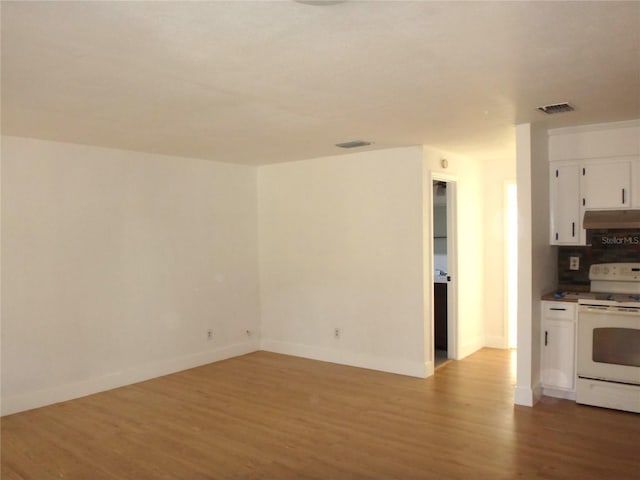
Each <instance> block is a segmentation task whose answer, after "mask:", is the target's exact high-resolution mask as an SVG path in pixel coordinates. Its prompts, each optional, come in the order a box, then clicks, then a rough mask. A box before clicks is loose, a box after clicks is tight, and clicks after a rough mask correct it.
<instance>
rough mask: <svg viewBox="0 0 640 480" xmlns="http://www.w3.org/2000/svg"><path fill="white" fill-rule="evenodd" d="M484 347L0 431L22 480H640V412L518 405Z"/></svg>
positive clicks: (207, 381)
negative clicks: (383, 368) (427, 361)
mask: <svg viewBox="0 0 640 480" xmlns="http://www.w3.org/2000/svg"><path fill="white" fill-rule="evenodd" d="M514 367H515V359H514V358H512V354H511V352H509V351H505V350H492V349H484V350H481V351H480V352H477V353H476V354H474V355H472V356H470V357H469V358H467V359H465V360H462V361H459V362H455V361H454V362H449V363H448V364H446V365H444V366H443V367H441V368H439V369H438V371H437V372H436V375H435V376H434V377H431V378H429V379H426V380H421V379H415V378H411V377H404V376H400V375H392V374H386V373H381V372H375V371H371V370H364V369H358V368H352V367H346V366H341V365H335V364H330V363H323V362H317V361H313V360H307V359H302V358H296V357H289V356H284V355H277V354H273V353H267V352H256V353H252V354H249V355H245V356H242V357H238V358H234V359H230V360H226V361H223V362H218V363H215V364H211V365H207V366H204V367H200V368H196V369H192V370H188V371H185V372H181V373H177V374H174V375H169V376H166V377H162V378H157V379H154V380H150V381H147V382H143V383H139V384H136V385H131V386H128V387H124V388H119V389H116V390H112V391H109V392H104V393H100V394H97V395H92V396H90V397H85V398H82V399H78V400H73V401H69V402H64V403H60V404H57V405H52V406H49V407H44V408H40V409H36V410H31V411H28V412H23V413H18V414H15V415H11V416H7V417H4V418H2V421H1V424H2V427H1V428H2V431H1V433H2V447H1V449H2V451H1V453H2V457H1V465H2V467H1V473H2V479H3V480H14V479H37V480H46V479H60V478H64V479H82V480H85V479H86V480H102V479H104V480H114V479H135V480H146V479H180V480H199V479H225V480H226V479H323V480H326V479H432V478H433V479H436V478H442V479H450V478H453V479H455V478H461V479H462V478H464V479H484V478H486V479H511V478H523V479H533V478H542V479H556V478H557V479H581V480H584V479H609V478H616V479H638V478H640V415H636V414H633V413H626V412H618V411H613V410H606V409H600V408H595V407H587V406H581V405H576V404H575V403H574V402H570V401H564V400H555V399H551V398H545V399H544V400H543V401H542V402H541V403H539V404H538V405H537V406H536V407H534V408H526V407H514V406H513V404H512V398H513V383H514V373H513V372H514Z"/></svg>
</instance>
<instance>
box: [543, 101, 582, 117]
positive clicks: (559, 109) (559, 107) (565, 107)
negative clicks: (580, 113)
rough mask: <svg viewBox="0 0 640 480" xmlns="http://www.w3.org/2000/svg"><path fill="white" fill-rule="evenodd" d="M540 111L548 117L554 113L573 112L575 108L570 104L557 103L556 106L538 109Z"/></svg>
mask: <svg viewBox="0 0 640 480" xmlns="http://www.w3.org/2000/svg"><path fill="white" fill-rule="evenodd" d="M538 110H540V111H541V112H544V113H546V114H547V115H552V114H554V113H563V112H573V111H574V110H575V108H573V107H572V106H571V105H569V103H567V102H564V103H556V104H555V105H545V106H544V107H538Z"/></svg>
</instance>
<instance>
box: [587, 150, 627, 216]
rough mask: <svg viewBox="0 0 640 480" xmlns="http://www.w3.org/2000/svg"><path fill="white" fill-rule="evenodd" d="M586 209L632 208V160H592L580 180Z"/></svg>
mask: <svg viewBox="0 0 640 480" xmlns="http://www.w3.org/2000/svg"><path fill="white" fill-rule="evenodd" d="M580 193H581V196H582V200H581V202H582V206H583V207H584V208H585V209H590V210H595V209H603V210H604V209H618V208H631V160H615V159H607V160H590V161H588V162H583V163H582V175H581V178H580Z"/></svg>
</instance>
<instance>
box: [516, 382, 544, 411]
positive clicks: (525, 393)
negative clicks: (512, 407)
mask: <svg viewBox="0 0 640 480" xmlns="http://www.w3.org/2000/svg"><path fill="white" fill-rule="evenodd" d="M540 398H542V386H541V385H540V384H539V383H538V384H537V385H536V386H535V387H534V388H533V389H532V388H528V387H520V386H517V385H516V388H515V391H514V394H513V403H515V404H516V405H522V406H524V407H533V406H534V405H535V404H536V403H538V402H539V401H540Z"/></svg>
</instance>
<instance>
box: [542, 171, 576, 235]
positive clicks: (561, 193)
mask: <svg viewBox="0 0 640 480" xmlns="http://www.w3.org/2000/svg"><path fill="white" fill-rule="evenodd" d="M550 187H551V188H550V193H551V244H552V245H563V244H565V245H566V244H569V245H579V244H582V243H584V241H582V236H583V235H582V222H581V221H580V166H579V165H578V164H574V165H554V164H551V171H550Z"/></svg>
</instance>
